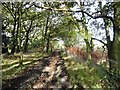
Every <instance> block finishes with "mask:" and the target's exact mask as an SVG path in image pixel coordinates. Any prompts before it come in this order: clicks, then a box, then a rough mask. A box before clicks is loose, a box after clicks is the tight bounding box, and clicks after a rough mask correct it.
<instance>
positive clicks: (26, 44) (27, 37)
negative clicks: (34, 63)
mask: <svg viewBox="0 0 120 90" xmlns="http://www.w3.org/2000/svg"><path fill="white" fill-rule="evenodd" d="M32 23H33V20H31V23H30V26H29V29H28V30H27V32H26V35H25V37H26V39H25V43H24V50H23V52H27V50H28V40H29V32H30V30H31V27H32Z"/></svg>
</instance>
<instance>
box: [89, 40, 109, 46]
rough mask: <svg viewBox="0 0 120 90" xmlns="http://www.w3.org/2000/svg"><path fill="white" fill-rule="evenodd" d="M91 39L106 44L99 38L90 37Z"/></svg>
mask: <svg viewBox="0 0 120 90" xmlns="http://www.w3.org/2000/svg"><path fill="white" fill-rule="evenodd" d="M91 39H93V40H97V41H99V42H101V43H102V44H104V45H105V46H107V44H106V43H105V42H103V41H102V40H99V39H97V38H91Z"/></svg>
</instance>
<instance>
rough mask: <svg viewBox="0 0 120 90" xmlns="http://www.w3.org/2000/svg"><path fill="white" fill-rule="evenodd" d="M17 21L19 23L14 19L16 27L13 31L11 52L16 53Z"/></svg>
mask: <svg viewBox="0 0 120 90" xmlns="http://www.w3.org/2000/svg"><path fill="white" fill-rule="evenodd" d="M16 23H17V20H16V19H14V28H13V32H12V42H13V43H12V49H11V54H14V52H15V46H16V45H15V43H16V40H15V28H16Z"/></svg>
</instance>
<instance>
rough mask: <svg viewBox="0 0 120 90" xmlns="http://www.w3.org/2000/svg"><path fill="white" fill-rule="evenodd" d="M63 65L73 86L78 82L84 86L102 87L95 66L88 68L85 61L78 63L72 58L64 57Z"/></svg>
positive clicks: (75, 86) (76, 85)
mask: <svg viewBox="0 0 120 90" xmlns="http://www.w3.org/2000/svg"><path fill="white" fill-rule="evenodd" d="M65 65H66V67H67V71H68V74H69V76H70V81H71V82H72V84H73V86H74V88H77V87H78V83H80V84H82V86H83V87H84V88H91V89H94V88H102V83H101V78H100V77H99V75H98V74H97V70H96V69H95V68H89V67H88V65H87V64H86V63H78V62H77V61H75V60H72V59H66V60H65Z"/></svg>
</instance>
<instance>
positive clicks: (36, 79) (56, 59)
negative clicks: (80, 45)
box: [2, 50, 72, 90]
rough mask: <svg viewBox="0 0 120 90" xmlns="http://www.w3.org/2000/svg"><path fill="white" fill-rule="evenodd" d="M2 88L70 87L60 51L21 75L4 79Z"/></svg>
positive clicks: (27, 89) (10, 89) (17, 89)
mask: <svg viewBox="0 0 120 90" xmlns="http://www.w3.org/2000/svg"><path fill="white" fill-rule="evenodd" d="M5 82H6V83H5V84H3V89H2V90H13V89H15V90H30V89H31V90H34V89H40V88H61V89H63V88H72V85H71V83H70V81H69V76H68V74H67V71H66V68H65V65H64V61H63V59H62V57H61V55H60V51H59V50H56V51H54V52H53V53H52V54H51V55H50V56H49V57H47V58H44V59H43V60H40V61H39V63H38V64H36V65H34V66H33V67H30V68H28V69H27V70H26V71H24V72H23V73H22V74H21V75H19V76H18V77H16V78H12V79H9V80H6V81H5Z"/></svg>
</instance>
